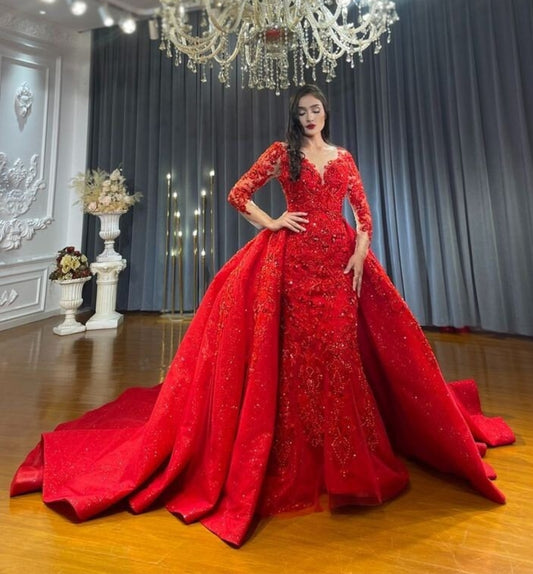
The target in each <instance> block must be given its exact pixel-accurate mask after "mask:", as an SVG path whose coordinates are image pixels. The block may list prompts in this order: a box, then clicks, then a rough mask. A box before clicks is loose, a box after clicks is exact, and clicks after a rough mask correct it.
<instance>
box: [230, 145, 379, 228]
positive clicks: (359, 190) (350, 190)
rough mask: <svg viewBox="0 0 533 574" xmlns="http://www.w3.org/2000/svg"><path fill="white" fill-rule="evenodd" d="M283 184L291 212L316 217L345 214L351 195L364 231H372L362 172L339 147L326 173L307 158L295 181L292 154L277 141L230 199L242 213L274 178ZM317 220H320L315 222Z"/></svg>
mask: <svg viewBox="0 0 533 574" xmlns="http://www.w3.org/2000/svg"><path fill="white" fill-rule="evenodd" d="M274 177H275V178H277V179H278V180H279V182H280V183H281V186H282V189H283V192H284V194H285V198H286V200H287V208H288V210H289V211H304V212H307V213H309V214H311V218H310V219H313V216H315V217H316V216H317V215H318V214H322V215H323V216H324V217H326V218H334V219H335V218H339V217H342V203H343V200H344V197H345V196H346V195H348V198H349V201H350V204H351V205H352V208H353V210H354V215H355V218H356V220H357V228H358V230H360V231H366V232H368V233H369V234H371V232H372V219H371V216H370V209H369V207H368V203H367V200H366V196H365V192H364V188H363V184H362V182H361V177H360V175H359V171H358V170H357V167H356V165H355V163H354V161H353V158H352V156H351V155H350V153H349V152H347V151H346V150H345V149H342V148H338V150H337V157H336V158H334V159H332V160H330V161H329V162H328V163H327V164H326V165H325V166H324V170H323V173H322V174H321V173H319V172H318V170H317V168H316V167H315V166H314V165H313V164H312V163H311V162H310V161H309V160H308V159H306V158H304V159H303V160H302V167H301V172H300V177H299V179H298V180H297V181H291V178H290V173H289V157H288V153H287V150H286V147H285V144H284V143H282V142H275V143H273V144H272V145H271V146H270V147H269V148H268V149H267V150H266V151H265V152H264V153H263V154H262V155H261V157H260V158H259V159H258V160H257V161H256V162H255V164H254V165H253V166H252V167H251V168H250V169H249V170H248V171H247V172H246V173H245V174H244V175H243V176H242V177H241V178H240V179H239V181H238V182H237V183H236V184H235V186H234V187H233V189H232V190H231V192H230V194H229V197H228V200H229V202H230V203H231V204H232V205H233V206H234V207H236V208H237V209H238V210H239V211H241V212H246V203H247V202H248V200H250V199H251V198H252V196H253V194H254V193H255V192H256V191H257V190H258V189H259V188H260V187H261V186H263V185H264V184H265V183H266V182H267V181H269V180H270V179H272V178H274ZM315 223H318V222H316V221H315Z"/></svg>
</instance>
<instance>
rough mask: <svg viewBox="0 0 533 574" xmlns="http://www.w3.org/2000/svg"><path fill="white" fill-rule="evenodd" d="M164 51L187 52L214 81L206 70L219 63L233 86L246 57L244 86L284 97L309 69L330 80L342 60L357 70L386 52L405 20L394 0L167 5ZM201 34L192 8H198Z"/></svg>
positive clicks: (175, 0) (223, 0) (218, 0)
mask: <svg viewBox="0 0 533 574" xmlns="http://www.w3.org/2000/svg"><path fill="white" fill-rule="evenodd" d="M160 4H161V6H160V9H159V15H160V17H161V32H162V42H161V49H162V50H164V51H166V53H167V54H168V55H171V54H173V55H174V60H175V63H176V65H180V64H181V63H182V54H184V55H186V56H187V58H188V61H187V67H188V68H189V69H190V70H191V71H193V72H196V71H197V70H198V66H200V70H199V71H200V73H201V80H202V81H206V67H207V66H208V67H209V68H211V67H212V65H213V62H216V63H218V64H219V67H220V70H219V74H218V79H219V81H220V82H221V83H222V84H224V85H226V86H229V83H230V77H231V70H232V68H233V63H234V61H235V60H236V58H237V56H239V55H240V68H241V82H242V86H244V85H248V86H249V87H250V88H255V89H259V90H260V89H269V90H274V91H275V92H276V93H277V94H279V93H280V91H281V90H285V89H287V88H289V87H290V85H291V79H292V83H293V84H294V85H302V84H303V83H304V81H305V80H304V76H305V71H306V70H310V71H311V74H312V77H313V80H316V70H317V68H318V69H319V70H320V71H321V72H322V73H323V74H324V75H325V78H326V81H327V82H330V81H331V80H332V79H333V78H334V77H335V70H336V67H337V63H338V60H339V59H340V58H344V59H345V60H346V61H347V62H348V63H349V64H350V65H351V66H352V67H354V65H355V62H356V57H358V59H359V60H360V61H362V55H363V52H364V50H366V49H367V48H368V47H370V46H374V52H375V53H378V52H379V51H380V50H381V45H382V43H381V37H382V36H383V34H386V38H387V42H389V41H390V33H391V26H392V25H393V24H394V23H395V22H396V21H397V20H398V15H397V13H396V6H395V3H394V2H393V1H391V0H281V1H280V0H160ZM199 6H200V9H201V14H200V17H199V33H198V34H196V33H195V30H194V26H193V25H192V24H191V23H190V21H189V17H188V11H189V10H192V9H198V7H199Z"/></svg>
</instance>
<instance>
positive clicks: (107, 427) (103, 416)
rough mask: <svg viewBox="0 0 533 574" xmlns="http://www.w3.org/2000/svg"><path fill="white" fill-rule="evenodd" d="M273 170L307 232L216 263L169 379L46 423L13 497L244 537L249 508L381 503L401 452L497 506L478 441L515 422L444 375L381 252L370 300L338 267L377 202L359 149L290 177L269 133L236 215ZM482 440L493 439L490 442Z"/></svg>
mask: <svg viewBox="0 0 533 574" xmlns="http://www.w3.org/2000/svg"><path fill="white" fill-rule="evenodd" d="M273 177H276V178H277V179H278V180H279V182H280V184H281V186H282V189H283V192H284V194H285V197H286V200H287V206H288V209H289V210H290V211H304V212H307V213H308V216H307V218H308V219H309V223H308V224H307V225H306V231H305V232H300V233H294V232H291V231H289V230H286V229H282V230H280V231H278V232H271V231H269V230H263V231H261V232H260V233H259V234H258V235H257V237H256V238H255V239H253V240H252V241H250V242H249V243H248V244H247V245H246V246H245V247H243V248H242V249H241V250H240V251H238V252H237V253H236V254H235V255H234V256H233V257H232V258H231V259H230V260H229V261H228V262H227V263H226V264H225V265H224V266H223V267H222V269H221V270H220V271H219V273H218V274H217V275H216V276H215V278H214V279H213V281H212V283H211V285H210V287H209V289H208V290H207V292H206V294H205V296H204V298H203V300H202V303H201V305H200V307H199V309H198V312H197V314H196V315H195V317H194V319H193V321H192V322H191V324H190V326H189V328H188V330H187V332H186V334H185V337H184V339H183V341H182V343H181V344H180V346H179V348H178V350H177V353H176V355H175V358H174V360H173V362H172V364H171V366H170V368H169V370H168V373H167V376H166V378H165V380H164V382H163V383H162V384H161V385H158V386H157V387H154V388H151V389H145V388H133V389H129V390H128V391H126V392H125V393H124V394H123V395H121V396H120V397H119V398H118V399H116V400H115V401H114V402H112V403H109V404H107V405H104V406H103V407H100V408H99V409H96V410H94V411H91V412H89V413H87V414H86V415H84V416H83V417H81V418H79V419H77V420H75V421H71V422H68V423H63V424H62V425H59V427H57V429H56V430H54V431H53V432H49V433H44V434H43V436H42V439H41V441H40V443H39V444H38V445H37V446H36V447H35V449H34V450H33V451H32V452H31V453H30V454H29V455H28V456H27V458H26V460H25V461H24V462H23V464H22V465H21V466H20V468H19V469H18V471H17V473H16V475H15V477H14V479H13V483H12V486H11V494H12V495H16V494H21V493H24V492H30V491H34V490H42V493H43V499H44V501H45V502H47V503H55V502H60V501H61V502H63V503H65V502H66V503H67V504H68V505H70V507H72V509H73V511H74V512H75V514H76V515H77V517H78V518H79V519H81V520H83V519H87V518H89V517H91V516H94V515H96V514H98V513H101V512H102V511H104V510H106V509H108V508H109V507H111V506H112V505H114V504H115V503H117V502H119V501H121V500H127V501H128V504H129V506H130V507H131V508H132V509H133V511H135V512H142V511H144V510H146V509H148V508H149V507H151V506H152V505H156V504H164V505H165V506H166V508H167V509H168V510H169V511H170V512H172V513H174V514H176V515H178V516H180V517H181V518H182V519H183V520H184V521H185V522H192V521H197V520H200V521H201V522H202V523H203V524H204V525H205V526H206V527H207V528H209V529H210V530H211V531H213V532H214V533H215V534H216V535H218V536H219V537H220V538H221V539H223V540H225V541H227V542H229V543H231V544H234V545H237V546H239V545H241V544H242V543H243V542H244V540H245V539H246V537H247V535H249V533H250V531H251V528H252V526H251V525H252V524H253V519H254V517H257V516H265V515H272V514H276V513H280V512H284V511H290V510H297V509H303V508H311V509H313V508H318V499H319V496H320V495H321V494H323V493H328V495H329V501H330V506H331V507H332V508H336V507H339V506H344V505H348V504H356V505H374V504H380V503H382V502H383V501H385V500H387V499H390V498H392V497H394V496H396V495H398V494H399V493H400V492H401V491H402V490H403V489H404V488H405V487H406V485H407V483H408V474H407V471H406V468H405V466H404V464H403V462H402V460H401V459H400V458H399V457H398V455H402V456H407V457H410V458H414V459H417V460H420V461H422V462H424V463H426V464H429V465H431V466H432V467H434V468H436V469H438V470H440V471H443V472H447V473H453V474H455V475H458V476H461V477H464V478H465V479H466V480H467V481H469V482H470V484H471V485H472V486H473V487H474V488H475V489H477V490H478V491H479V492H480V493H481V494H483V495H484V496H486V497H487V498H489V499H491V500H493V501H495V502H498V503H503V502H504V496H503V494H502V493H501V492H500V490H498V488H497V487H496V486H495V485H494V483H493V481H492V479H493V478H494V477H495V475H494V472H493V470H492V469H491V468H490V467H489V466H488V465H487V464H486V463H484V461H483V460H482V458H481V454H483V453H484V450H485V448H486V447H485V445H484V444H490V445H493V446H495V445H498V444H507V443H510V442H512V441H513V440H514V437H513V434H512V431H511V430H510V429H509V427H507V425H506V424H505V423H504V422H503V421H502V420H501V419H499V418H492V419H488V418H486V417H484V416H483V415H482V413H481V410H480V407H479V399H478V396H477V391H476V388H475V385H474V383H473V382H472V381H460V382H457V383H453V384H447V383H446V382H445V381H444V379H443V376H442V374H441V371H440V369H439V366H438V364H437V361H436V359H435V356H434V354H433V352H432V350H431V348H430V346H429V343H428V342H427V340H426V338H425V336H424V334H423V332H422V330H421V329H420V327H419V325H418V324H417V322H416V320H415V319H414V317H413V316H412V314H411V312H410V311H409V309H408V307H407V305H406V304H405V302H404V301H403V300H402V298H401V297H400V295H399V294H398V292H397V291H396V289H395V288H394V286H393V285H392V283H391V282H390V280H389V279H388V277H387V276H386V274H385V272H384V271H383V269H382V268H381V266H380V264H379V263H378V261H377V259H376V258H375V256H374V255H373V253H372V252H370V253H369V255H368V257H367V259H366V261H365V266H364V274H363V283H362V290H361V295H360V297H357V296H356V295H355V293H354V291H353V290H352V277H351V274H345V273H344V268H345V266H346V263H347V261H348V259H349V258H350V256H351V254H352V253H353V251H354V245H355V239H356V231H354V230H353V229H352V228H351V227H350V226H349V225H348V224H347V222H346V221H345V220H344V218H343V216H342V204H343V200H344V198H345V196H346V195H347V196H348V198H349V200H350V203H351V205H352V207H353V210H354V213H355V216H356V221H357V227H358V229H359V230H363V231H367V232H368V233H371V231H372V227H371V226H372V223H371V217H370V211H369V208H368V204H367V201H366V197H365V192H364V189H363V185H362V183H361V178H360V176H359V173H358V171H357V168H356V166H355V163H354V161H353V159H352V156H351V155H350V154H349V153H348V152H347V151H346V150H343V149H342V148H338V153H337V157H336V158H335V159H333V160H332V161H330V162H329V163H328V164H327V165H326V166H325V167H324V171H323V173H319V172H318V171H317V169H316V167H315V166H314V165H313V164H312V163H311V162H310V161H308V160H307V159H305V158H304V159H303V160H302V166H301V174H300V177H299V179H298V180H296V181H292V180H291V178H290V176H289V162H288V153H287V150H286V146H285V144H284V143H282V142H276V143H274V144H272V145H271V146H270V147H269V148H268V149H267V150H266V151H265V152H264V153H263V154H262V156H261V157H260V158H259V159H258V161H257V162H256V163H255V164H254V165H253V166H252V168H251V169H250V170H249V171H248V172H247V173H246V174H245V175H244V176H243V177H242V178H241V179H240V180H239V181H238V182H237V184H236V185H235V187H234V188H233V189H232V190H231V192H230V195H229V201H230V202H231V203H232V204H233V205H234V206H235V207H236V208H237V209H239V210H241V211H245V210H246V203H247V202H248V200H249V199H250V198H251V197H252V195H253V194H254V193H255V192H256V191H257V190H258V189H259V188H260V187H261V186H262V185H264V184H265V183H266V182H267V181H268V180H270V179H271V178H273ZM482 443H484V444H482Z"/></svg>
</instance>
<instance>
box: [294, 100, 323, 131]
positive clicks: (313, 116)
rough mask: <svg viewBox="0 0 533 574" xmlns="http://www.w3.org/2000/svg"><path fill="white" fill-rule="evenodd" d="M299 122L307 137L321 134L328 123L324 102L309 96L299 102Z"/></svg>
mask: <svg viewBox="0 0 533 574" xmlns="http://www.w3.org/2000/svg"><path fill="white" fill-rule="evenodd" d="M298 120H299V121H300V124H301V125H302V128H303V131H304V134H305V135H306V136H313V135H316V134H320V133H321V132H322V130H323V129H324V125H325V123H326V112H325V110H324V106H323V105H322V102H321V101H320V100H319V99H318V98H316V97H315V96H312V95H311V94H307V95H305V96H302V97H301V98H300V101H299V102H298Z"/></svg>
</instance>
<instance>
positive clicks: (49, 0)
mask: <svg viewBox="0 0 533 574" xmlns="http://www.w3.org/2000/svg"><path fill="white" fill-rule="evenodd" d="M55 1H56V0H41V2H43V3H44V4H53V3H54V2H55Z"/></svg>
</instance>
